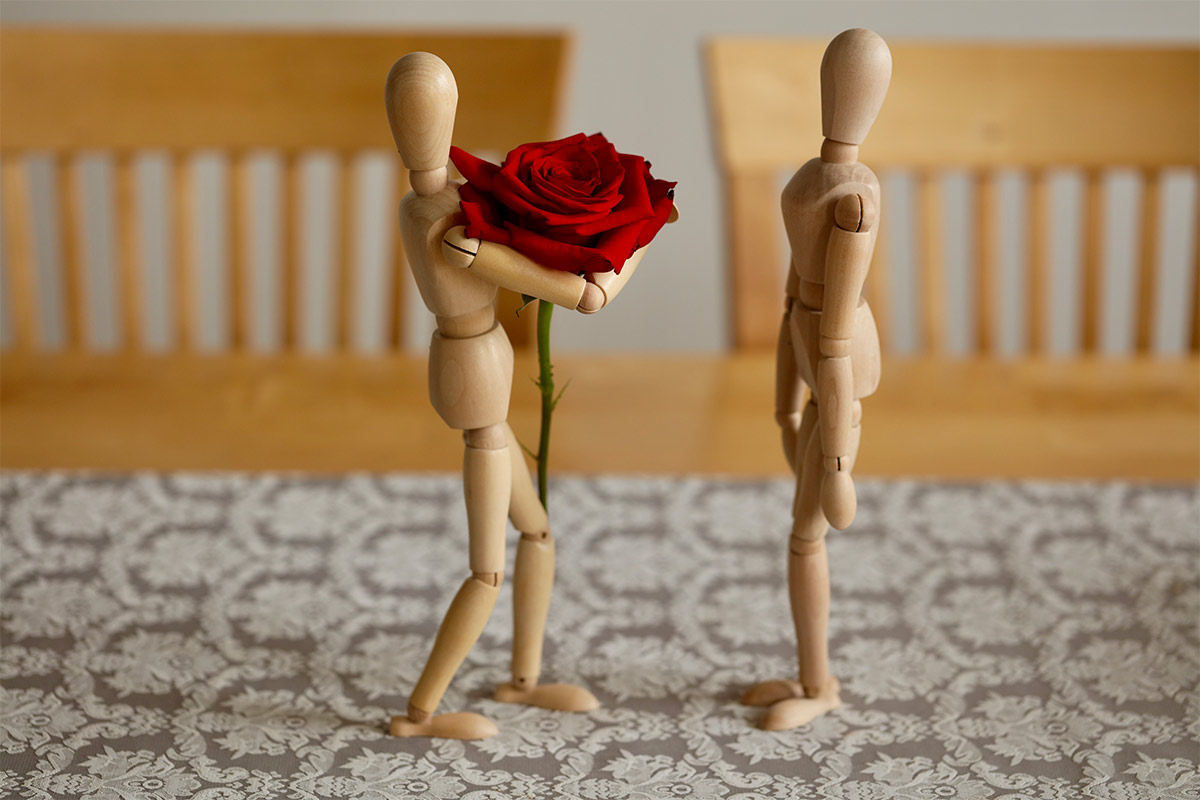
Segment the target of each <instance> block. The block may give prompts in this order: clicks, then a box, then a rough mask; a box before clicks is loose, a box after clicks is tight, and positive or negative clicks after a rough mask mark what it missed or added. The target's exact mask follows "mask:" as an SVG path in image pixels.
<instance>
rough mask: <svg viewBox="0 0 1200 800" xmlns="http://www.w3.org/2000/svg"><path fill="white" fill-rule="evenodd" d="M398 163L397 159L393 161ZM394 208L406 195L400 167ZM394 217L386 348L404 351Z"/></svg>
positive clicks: (400, 251) (399, 247)
mask: <svg viewBox="0 0 1200 800" xmlns="http://www.w3.org/2000/svg"><path fill="white" fill-rule="evenodd" d="M393 160H396V161H397V162H398V159H393ZM395 186H396V203H395V205H396V207H397V208H398V207H399V205H400V200H401V199H402V198H403V197H404V195H406V194H408V170H406V169H405V168H404V167H403V166H402V165H401V166H398V167H397V168H396V180H395ZM395 220H396V217H395V216H394V215H393V216H392V217H391V221H392V224H391V225H390V226H389V227H390V228H391V229H392V231H393V239H392V259H391V270H392V275H391V277H392V286H391V292H390V294H389V298H390V299H389V302H388V305H387V312H388V317H387V319H388V336H387V347H389V348H391V349H392V350H395V351H400V350H403V349H404V288H405V284H404V271H405V269H406V267H405V263H406V262H405V258H404V242H403V241H401V239H400V226H398V225H396V224H395Z"/></svg>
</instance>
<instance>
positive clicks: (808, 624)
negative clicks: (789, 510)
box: [760, 426, 861, 730]
mask: <svg viewBox="0 0 1200 800" xmlns="http://www.w3.org/2000/svg"><path fill="white" fill-rule="evenodd" d="M860 434H861V430H860V428H859V427H858V426H855V427H854V428H853V434H852V443H851V464H850V467H851V468H852V467H853V459H855V458H857V453H858V443H859V439H860ZM823 461H824V455H823V454H822V452H821V436H820V431H819V430H814V432H813V433H812V435H811V436H810V437H809V444H808V449H807V451H806V453H805V457H804V478H803V479H802V480H801V486H800V492H799V493H798V495H797V503H796V516H795V523H794V525H793V528H792V536H791V539H790V542H789V553H788V590H789V594H790V597H791V602H792V616H793V619H794V620H795V624H796V644H797V657H798V661H799V665H800V680H799V688H800V693H794V696H792V697H789V698H783V699H780V700H777V701H776V702H774V703H773V704H772V705H771V707H770V708H769V709H767V713H766V714H765V715H763V718H762V721H761V723H760V724H761V726H762V727H763V728H764V729H766V730H788V729H790V728H796V727H799V726H800V725H805V724H807V723H809V722H811V721H812V720H813V719H815V718H816V717H818V716H820V715H821V714H824V713H826V712H827V711H831V710H833V709H835V708H837V707H838V706H839V705H841V698H840V696H839V688H840V687H839V685H838V681H837V679H836V678H834V677H833V676H831V675H830V674H829V557H828V554H827V552H826V549H825V534H826V532H827V531H828V530H829V523H828V522H827V521H826V520H825V517H824V515H823V514H822V512H821V497H820V495H821V478H822V477H823V472H824V465H823ZM794 688H795V686H794V685H793V689H794Z"/></svg>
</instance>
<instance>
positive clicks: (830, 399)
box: [742, 28, 892, 730]
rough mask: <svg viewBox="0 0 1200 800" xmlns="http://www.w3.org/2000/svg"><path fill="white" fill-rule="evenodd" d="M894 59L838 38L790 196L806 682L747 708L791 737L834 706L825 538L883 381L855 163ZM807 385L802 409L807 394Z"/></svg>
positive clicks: (785, 375)
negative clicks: (814, 142)
mask: <svg viewBox="0 0 1200 800" xmlns="http://www.w3.org/2000/svg"><path fill="white" fill-rule="evenodd" d="M891 74H892V55H891V53H890V52H889V51H888V47H887V45H886V44H885V43H884V41H883V39H881V38H880V37H879V36H878V35H876V34H874V33H872V32H871V31H868V30H864V29H862V28H855V29H853V30H848V31H845V32H843V33H841V34H839V35H838V36H837V37H836V38H834V40H833V41H832V42H830V43H829V47H828V48H826V50H825V57H824V59H823V60H822V62H821V114H822V128H823V134H824V136H825V141H824V143H823V144H822V145H821V156H820V158H814V159H812V160H811V161H809V162H808V163H807V164H805V165H804V166H803V167H801V168H800V170H799V171H798V172H797V173H796V174H795V175H794V176H793V177H792V180H791V181H790V182H789V183H788V185H787V188H785V189H784V190H783V198H782V205H783V220H784V225H785V227H786V228H787V235H788V241H789V243H790V244H791V248H792V260H791V268H790V270H789V272H788V279H787V298H786V301H785V311H784V315H783V324H782V325H781V326H780V329H779V350H778V357H777V362H776V381H777V382H776V393H775V419H776V421H777V422H778V423H779V425H780V428H781V429H782V431H783V450H784V454H785V456H786V457H787V460H788V464H789V465H790V466H791V467H792V470H793V472H795V473H796V498H795V503H794V506H793V513H794V522H793V525H792V534H791V538H790V539H789V542H788V545H789V546H788V590H789V595H790V599H791V605H792V616H793V618H794V620H795V624H796V640H797V645H798V656H799V662H800V676H799V680H795V681H793V680H778V679H777V680H769V681H765V682H763V683H759V684H756V685H754V686H752V687H750V688H749V689H747V690H746V693H745V694H744V695H743V696H742V702H743V703H745V704H747V705H752V706H767V707H768V709H767V712H766V714H765V715H764V716H763V718H762V722H761V725H762V727H763V728H766V729H767V730H785V729H788V728H794V727H796V726H798V725H803V724H805V723H807V722H809V721H811V720H812V719H814V718H815V717H817V716H819V715H820V714H823V713H825V712H826V711H829V710H831V709H834V708H836V707H837V706H838V705H839V704H840V703H841V700H840V698H839V695H838V682H837V679H836V678H834V677H833V676H832V675H830V672H829V652H828V640H827V639H828V623H829V561H828V558H827V556H826V551H825V533H826V532H827V531H828V529H829V526H830V525H833V527H835V528H837V529H838V530H841V529H844V528H846V527H847V526H848V525H849V524H850V523H851V522H852V521H853V520H854V512H855V507H856V501H855V494H854V482H853V480H852V479H851V477H850V471H851V469H852V468H853V466H854V458H855V455H856V454H857V452H858V442H859V434H860V430H861V429H860V427H859V423H860V421H861V419H862V404H861V403H860V402H859V400H860V399H861V398H863V397H867V396H868V395H870V394H872V393H873V392H874V391H875V389H876V387H877V386H878V385H879V374H880V364H879V335H878V333H877V332H876V328H875V319H874V317H873V316H872V315H871V309H870V308H869V307H868V306H867V304H866V301H864V300H863V299H862V296H861V295H862V287H863V282H864V281H865V280H866V276H867V269H868V267H869V266H870V263H871V252H872V250H873V249H874V247H875V235H876V232H877V230H878V228H877V224H878V220H879V180H878V179H877V178H876V177H875V175H874V173H872V172H871V170H870V169H868V168H867V167H866V166H864V165H862V164H860V163H858V146H859V145H860V144H862V142H863V140H864V139H865V138H866V136H867V132H868V131H869V130H870V129H871V125H872V123H873V122H874V121H875V116H876V114H878V113H879V108H880V106H882V105H883V98H884V95H885V94H886V93H887V87H888V82H889V81H890V80H891ZM802 385H807V386H808V387H809V389H810V395H809V400H808V403H807V404H806V405H805V406H804V410H803V412H801V411H800V402H801V400H800V398H801V387H802Z"/></svg>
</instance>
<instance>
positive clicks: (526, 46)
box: [0, 27, 570, 353]
mask: <svg viewBox="0 0 1200 800" xmlns="http://www.w3.org/2000/svg"><path fill="white" fill-rule="evenodd" d="M569 44H570V43H569V40H568V39H567V38H566V37H565V36H563V35H560V34H537V33H533V34H527V35H526V34H520V35H518V34H513V35H490V34H489V35H482V34H481V35H466V34H459V33H455V34H445V35H443V34H434V33H422V34H412V33H338V34H324V33H320V34H318V33H231V32H217V31H212V32H202V33H196V32H187V33H184V32H175V31H128V30H124V31H122V30H118V31H112V30H105V31H94V30H87V31H85V30H69V29H50V28H12V27H7V28H4V29H2V30H0V106H2V107H3V109H4V115H3V123H2V124H0V160H2V164H0V175H2V180H3V199H4V208H5V214H4V218H5V227H4V239H5V242H6V244H7V247H8V272H9V286H8V289H9V298H10V308H11V319H12V329H13V339H14V349H15V350H17V351H24V352H31V351H35V350H37V349H39V348H40V345H41V343H40V342H39V337H38V330H39V320H38V319H37V308H38V304H37V297H36V291H37V285H38V281H37V278H36V274H35V270H36V269H37V268H38V265H36V264H35V263H34V252H33V245H32V239H31V224H32V220H31V219H30V204H29V180H28V174H27V169H26V164H25V156H26V155H27V154H28V153H30V152H33V151H37V152H49V153H50V154H51V155H52V157H53V160H54V172H55V183H56V187H57V192H56V194H57V202H58V213H59V216H60V220H61V231H60V233H61V236H60V241H61V249H62V260H63V273H64V275H63V284H64V295H65V296H64V298H63V299H64V306H65V309H66V315H65V316H66V340H67V345H68V348H69V349H72V350H82V351H86V350H88V349H89V348H90V344H89V342H88V341H86V335H85V331H86V330H87V319H86V313H87V300H86V297H85V285H86V281H85V280H84V270H85V261H84V253H82V252H81V248H80V246H79V238H80V237H79V236H78V235H77V233H78V229H79V223H80V221H81V217H82V214H83V208H82V203H83V198H82V196H81V192H80V180H79V175H78V168H77V167H78V164H77V161H76V156H77V155H78V154H79V153H81V152H91V151H105V152H108V153H110V154H112V155H113V156H114V158H115V173H114V174H115V179H114V183H115V209H116V220H117V226H118V235H117V251H118V258H117V267H118V283H119V291H118V296H119V300H120V319H121V334H120V335H121V348H122V349H123V350H124V351H127V352H131V353H136V352H141V351H143V350H144V348H145V343H146V342H145V340H146V335H145V331H144V325H143V317H144V314H143V312H144V308H145V303H146V297H145V287H144V277H143V265H142V254H141V253H140V249H139V248H140V241H141V231H140V227H139V225H140V223H139V221H138V215H137V214H136V209H135V206H136V203H137V198H136V176H135V162H134V156H135V155H136V154H137V153H138V152H141V151H146V150H158V151H166V152H167V153H168V154H169V157H170V160H171V171H172V177H173V180H172V181H171V182H172V184H173V187H174V188H173V197H172V205H173V218H174V229H175V231H176V235H175V237H174V239H175V241H174V253H173V262H174V268H175V269H176V270H177V275H176V279H175V281H174V285H175V291H174V297H173V298H172V301H171V302H172V305H173V308H174V314H173V316H174V324H173V327H174V348H173V349H174V350H177V351H184V352H186V351H189V350H192V349H193V348H194V346H195V340H196V336H197V319H196V310H195V304H196V285H197V275H196V269H197V267H196V262H195V245H196V242H195V238H196V231H195V230H194V225H193V222H194V216H195V215H194V213H193V206H192V203H193V202H194V199H193V195H194V192H193V188H194V187H193V185H192V184H193V176H192V172H193V170H192V169H191V166H190V163H189V160H188V159H189V156H190V155H191V154H192V153H194V152H195V151H197V150H200V149H217V150H220V151H223V152H225V153H228V154H229V156H230V163H231V174H230V180H229V184H228V185H229V196H228V211H229V217H228V220H229V231H230V235H229V237H228V253H227V255H226V262H227V264H228V267H229V281H228V286H229V297H228V302H229V306H230V314H229V320H230V331H229V341H230V343H231V346H232V349H233V350H234V351H243V350H245V349H246V348H247V338H248V337H247V329H248V326H249V323H250V319H249V316H250V314H251V313H252V312H251V309H252V307H253V304H252V303H251V298H250V297H249V292H250V286H249V283H250V282H249V279H248V266H247V264H246V260H245V258H244V250H245V247H244V243H245V241H246V237H247V228H248V225H249V224H250V213H249V211H250V209H248V205H247V197H248V194H247V192H248V189H249V181H250V174H249V169H248V166H247V165H248V155H249V153H250V152H251V151H258V150H270V151H276V152H278V153H280V154H281V155H282V158H283V164H284V168H283V186H282V195H283V197H284V198H285V200H284V205H283V208H282V211H281V214H282V218H283V225H282V230H281V231H280V232H279V236H280V239H279V247H280V254H281V265H282V276H281V282H282V286H281V292H280V296H281V298H282V299H281V302H282V306H283V307H282V313H281V315H280V316H281V322H282V336H281V340H282V342H283V346H284V348H285V350H293V349H295V348H296V347H297V344H298V342H299V339H300V336H299V329H300V325H301V320H299V319H298V316H297V315H298V313H299V311H298V310H299V307H300V298H301V296H302V294H303V293H304V287H303V286H302V278H301V274H300V270H299V260H298V258H297V244H296V240H297V224H298V223H297V221H298V219H299V208H300V201H301V195H300V189H299V184H300V180H299V172H300V170H299V157H300V155H301V154H302V153H305V152H308V151H332V152H333V153H335V154H336V158H337V164H338V176H337V177H338V183H339V185H340V186H341V187H342V188H341V190H340V195H341V196H340V198H339V199H338V206H337V208H338V216H339V223H340V224H339V229H340V232H339V234H338V236H339V241H338V251H337V260H336V263H335V276H336V277H335V286H336V297H335V300H334V305H335V312H334V314H335V316H334V330H335V339H336V347H337V349H338V350H339V351H345V350H347V349H349V347H350V338H351V335H350V331H351V322H352V320H353V318H354V314H355V310H354V308H353V303H352V299H351V291H352V286H353V285H354V281H355V275H354V274H353V269H354V263H355V259H354V246H355V244H354V241H353V226H352V225H351V224H350V223H351V221H352V220H353V219H354V216H355V213H356V209H355V208H354V199H353V198H354V193H353V191H352V189H353V179H352V169H351V167H352V164H353V159H354V158H355V157H356V156H357V155H358V154H360V153H362V152H363V151H371V150H384V151H388V152H391V151H393V150H394V145H393V143H392V141H391V138H390V134H389V132H388V126H387V124H386V120H385V118H384V111H383V81H384V77H385V76H386V75H387V70H388V68H389V67H390V66H391V64H392V62H393V61H394V60H395V59H396V58H398V57H399V56H401V55H403V54H404V53H406V52H410V51H413V50H428V51H432V52H436V53H438V54H440V55H441V56H442V57H443V58H445V59H446V60H447V61H448V62H450V63H451V64H453V65H454V70H455V72H456V74H457V75H458V76H459V77H458V80H459V88H460V93H461V103H460V106H459V108H460V112H459V115H458V120H457V124H456V129H455V143H456V144H459V145H460V146H462V147H465V148H467V149H470V150H490V151H495V150H499V151H501V152H503V151H504V150H505V149H507V148H509V147H512V146H515V145H517V144H520V143H522V142H526V141H536V140H539V139H546V138H552V137H553V135H555V134H556V133H557V127H558V121H559V120H558V111H559V109H560V108H561V107H562V102H561V100H562V96H563V76H564V73H565V70H564V65H565V63H566V61H567V59H568V56H569V52H568V51H569ZM407 183H408V181H407V176H406V175H405V174H404V170H400V174H399V176H398V180H397V197H399V196H400V195H403V194H404V193H405V192H407V191H408V186H407ZM402 252H403V251H402V249H401V247H400V243H399V241H398V237H397V241H396V243H395V248H394V255H393V257H392V260H391V261H392V270H391V271H392V276H391V277H392V280H391V283H392V286H393V287H394V290H393V291H392V292H391V296H390V297H389V299H388V303H387V308H388V311H387V319H388V325H389V331H388V333H387V337H386V338H387V346H388V348H389V349H393V350H394V349H399V348H401V347H402V346H403V342H402V337H403V330H404V325H403V308H404V298H403V296H402V288H403V286H404V282H403V281H402V280H401V279H400V278H401V271H402V269H403V255H402ZM502 303H503V304H504V305H503V307H502V311H503V310H505V309H509V310H511V309H512V308H513V307H515V305H516V304H517V303H519V298H517V297H515V296H512V295H511V293H510V294H508V295H507V296H505V297H503V298H502ZM501 316H502V318H503V319H506V320H508V321H509V322H508V324H509V325H510V326H511V328H510V336H511V337H512V338H513V339H514V343H515V344H517V345H523V344H528V343H529V342H530V341H531V340H532V327H531V326H532V319H531V317H532V315H525V316H524V318H522V319H520V320H518V319H516V318H515V316H514V315H512V314H501Z"/></svg>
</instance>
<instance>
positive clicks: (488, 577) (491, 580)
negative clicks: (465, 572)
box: [471, 572, 504, 586]
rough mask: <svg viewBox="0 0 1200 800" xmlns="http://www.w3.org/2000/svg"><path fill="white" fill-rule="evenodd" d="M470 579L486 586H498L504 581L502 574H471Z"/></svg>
mask: <svg viewBox="0 0 1200 800" xmlns="http://www.w3.org/2000/svg"><path fill="white" fill-rule="evenodd" d="M471 577H472V578H474V579H475V580H477V581H479V582H480V583H483V584H486V585H488V586H499V585H500V582H501V581H503V580H504V573H503V572H472V573H471Z"/></svg>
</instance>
